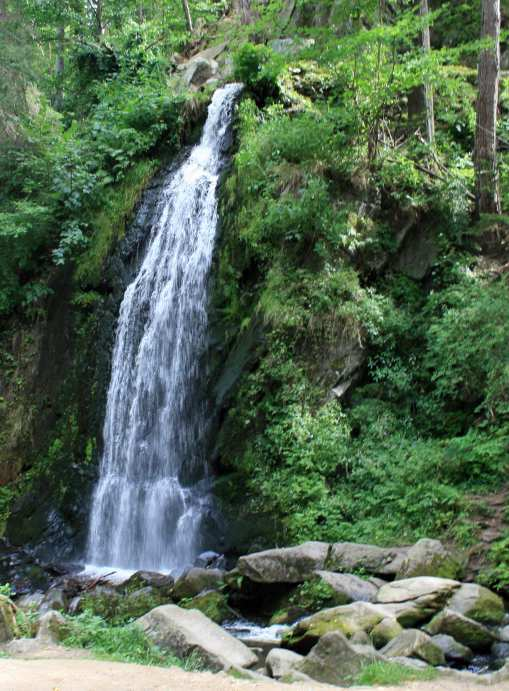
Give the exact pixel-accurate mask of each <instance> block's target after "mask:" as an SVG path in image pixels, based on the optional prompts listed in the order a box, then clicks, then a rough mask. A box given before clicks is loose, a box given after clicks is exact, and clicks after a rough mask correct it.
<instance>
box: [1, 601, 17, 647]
mask: <svg viewBox="0 0 509 691" xmlns="http://www.w3.org/2000/svg"><path fill="white" fill-rule="evenodd" d="M18 635H19V631H18V625H17V623H16V607H15V605H14V603H13V602H12V601H11V600H10V599H9V598H8V597H6V596H5V595H0V643H7V641H11V640H12V639H13V638H16V636H18Z"/></svg>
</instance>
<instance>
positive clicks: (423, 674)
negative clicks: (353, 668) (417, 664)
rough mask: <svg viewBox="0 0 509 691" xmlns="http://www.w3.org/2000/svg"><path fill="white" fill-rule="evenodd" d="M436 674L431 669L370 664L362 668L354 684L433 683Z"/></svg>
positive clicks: (386, 663) (385, 663)
mask: <svg viewBox="0 0 509 691" xmlns="http://www.w3.org/2000/svg"><path fill="white" fill-rule="evenodd" d="M437 676H438V672H437V671H436V670H435V669H433V668H431V667H430V668H429V669H412V668H411V667H405V666H403V665H398V664H396V663H395V662H372V663H371V664H370V665H367V666H366V667H364V669H363V670H362V672H360V674H359V675H358V676H357V677H356V679H355V683H356V684H360V685H361V686H377V685H378V686H384V685H387V686H391V685H397V684H404V683H405V682H407V681H433V679H436V677H437Z"/></svg>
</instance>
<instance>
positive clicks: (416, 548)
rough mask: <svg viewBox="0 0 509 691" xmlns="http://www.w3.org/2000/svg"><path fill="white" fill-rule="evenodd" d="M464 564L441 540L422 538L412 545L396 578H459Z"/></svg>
mask: <svg viewBox="0 0 509 691" xmlns="http://www.w3.org/2000/svg"><path fill="white" fill-rule="evenodd" d="M462 571H463V565H462V564H461V562H460V561H459V559H458V558H457V557H456V556H455V555H453V554H452V553H451V552H450V551H449V550H447V549H446V548H445V547H444V546H443V544H442V543H441V542H440V541H439V540H428V539H425V538H424V539H422V540H419V541H418V542H416V543H415V545H413V547H410V549H409V550H408V553H407V555H406V558H405V559H404V560H403V563H402V564H401V567H400V568H399V570H398V573H397V575H396V579H397V580H399V579H402V578H414V577H417V576H438V577H440V578H452V579H456V578H459V577H460V576H461V574H462Z"/></svg>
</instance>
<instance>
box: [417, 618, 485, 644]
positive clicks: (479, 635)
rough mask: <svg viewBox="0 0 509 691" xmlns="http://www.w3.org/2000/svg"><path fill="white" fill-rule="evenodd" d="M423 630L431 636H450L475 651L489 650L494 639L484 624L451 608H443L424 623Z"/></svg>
mask: <svg viewBox="0 0 509 691" xmlns="http://www.w3.org/2000/svg"><path fill="white" fill-rule="evenodd" d="M424 631H426V633H428V634H430V635H431V636H436V635H438V634H446V635H447V636H452V637H453V638H454V639H455V640H456V641H459V643H462V644H463V645H466V646H467V647H468V648H471V649H472V650H475V651H477V650H479V651H484V650H489V648H490V647H491V645H492V644H493V643H494V641H495V636H494V635H493V633H492V632H491V631H490V630H489V629H488V628H486V626H484V625H483V624H480V623H479V622H477V621H474V620H473V619H469V618H468V617H464V616H463V615H462V614H459V612H454V611H453V610H451V609H444V610H442V611H441V612H439V613H438V614H437V615H435V616H434V617H433V619H432V620H431V621H430V622H429V624H426V626H425V627H424Z"/></svg>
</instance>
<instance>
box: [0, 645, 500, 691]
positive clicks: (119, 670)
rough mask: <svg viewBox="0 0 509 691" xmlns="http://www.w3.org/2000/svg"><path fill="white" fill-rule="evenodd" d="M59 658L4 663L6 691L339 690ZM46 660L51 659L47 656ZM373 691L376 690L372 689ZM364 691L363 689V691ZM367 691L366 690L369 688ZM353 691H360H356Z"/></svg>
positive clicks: (459, 688) (458, 688)
mask: <svg viewBox="0 0 509 691" xmlns="http://www.w3.org/2000/svg"><path fill="white" fill-rule="evenodd" d="M70 652H71V651H66V653H65V657H64V656H62V651H60V652H59V657H51V655H55V654H57V653H56V651H55V650H54V649H50V648H48V649H47V650H46V651H40V652H39V653H38V656H37V657H36V658H35V659H21V658H3V659H0V689H1V690H2V691H180V690H181V689H182V691H251V690H252V691H283V689H284V690H285V691H290V690H291V691H294V690H295V691H315V690H316V691H322V690H323V691H326V690H327V689H330V690H332V689H336V691H337V687H334V686H326V685H322V684H318V683H313V684H312V685H310V684H307V683H298V684H291V685H288V684H280V683H278V682H274V681H269V680H267V682H258V681H256V682H253V681H244V680H237V679H232V678H231V677H229V676H227V675H226V674H224V673H220V674H212V673H210V672H184V671H183V670H181V669H178V668H175V667H172V668H161V667H144V666H142V665H132V664H125V663H120V662H108V661H101V660H92V659H83V658H82V657H78V658H71V657H69V656H68V653H70ZM45 655H46V657H45ZM488 686H489V688H490V689H492V690H493V691H508V690H509V683H501V684H494V685H489V684H486V683H483V681H482V678H479V680H478V681H477V683H475V682H472V683H470V682H469V681H466V680H465V679H447V678H444V679H443V680H435V681H431V682H424V683H423V682H413V683H410V684H407V685H405V686H404V687H388V686H384V687H376V691H402V689H405V690H406V691H478V689H479V688H482V687H488ZM371 688H372V689H373V690H374V689H375V687H371ZM357 689H359V687H357ZM363 689H364V691H366V687H363ZM351 691H354V690H353V689H351Z"/></svg>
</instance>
